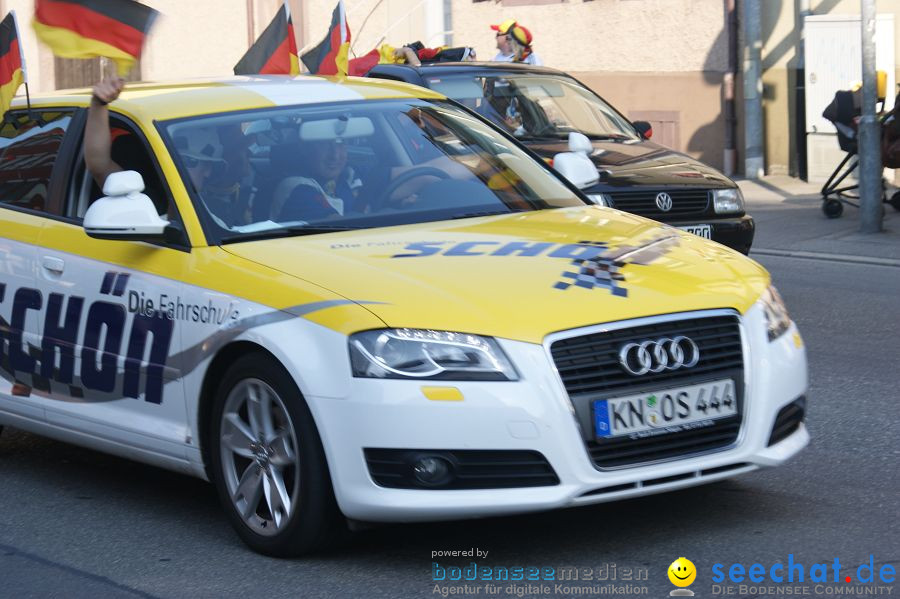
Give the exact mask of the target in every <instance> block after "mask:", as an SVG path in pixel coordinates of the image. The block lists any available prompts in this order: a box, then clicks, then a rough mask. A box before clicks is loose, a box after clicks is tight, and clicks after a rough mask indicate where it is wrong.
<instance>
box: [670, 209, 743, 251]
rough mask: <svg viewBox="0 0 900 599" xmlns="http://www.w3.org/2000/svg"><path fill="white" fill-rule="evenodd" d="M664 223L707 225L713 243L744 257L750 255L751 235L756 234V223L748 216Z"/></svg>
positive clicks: (682, 225)
mask: <svg viewBox="0 0 900 599" xmlns="http://www.w3.org/2000/svg"><path fill="white" fill-rule="evenodd" d="M665 222H666V224H667V225H671V226H673V227H691V226H697V225H709V227H710V232H711V234H712V240H713V241H715V242H718V243H721V244H722V245H726V246H728V247H730V248H731V249H733V250H737V251H739V252H740V253H742V254H744V255H746V254H749V253H750V246H752V245H753V235H754V233H755V232H756V223H755V222H754V221H753V217H751V216H748V215H744V216H741V217H735V218H724V219H717V218H710V219H707V220H703V219H702V218H701V219H693V220H690V221H665Z"/></svg>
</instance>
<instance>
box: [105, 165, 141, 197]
mask: <svg viewBox="0 0 900 599" xmlns="http://www.w3.org/2000/svg"><path fill="white" fill-rule="evenodd" d="M142 191H144V178H143V177H141V174H140V173H139V172H137V171H119V172H117V173H112V174H110V175H109V176H108V177H106V182H105V183H103V193H104V194H106V195H107V196H110V197H115V196H127V195H128V194H130V193H140V192H142Z"/></svg>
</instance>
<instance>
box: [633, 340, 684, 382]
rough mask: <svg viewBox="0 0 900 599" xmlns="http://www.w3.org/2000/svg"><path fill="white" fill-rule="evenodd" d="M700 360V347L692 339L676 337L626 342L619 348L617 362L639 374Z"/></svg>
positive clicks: (676, 368) (678, 366)
mask: <svg viewBox="0 0 900 599" xmlns="http://www.w3.org/2000/svg"><path fill="white" fill-rule="evenodd" d="M699 361H700V348H699V347H697V344H696V343H694V342H693V340H691V339H689V338H688V337H685V336H684V335H678V336H677V337H673V338H671V339H670V338H668V337H662V338H661V339H647V340H645V341H641V342H639V343H638V342H634V341H633V342H631V343H626V344H625V345H623V346H622V348H621V349H620V350H619V364H621V365H622V368H624V369H625V371H626V372H628V373H630V374H633V375H635V376H641V375H644V374H647V373H648V372H662V371H663V370H678V369H679V368H690V367H691V366H695V365H696V364H697V362H699Z"/></svg>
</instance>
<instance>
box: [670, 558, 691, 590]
mask: <svg viewBox="0 0 900 599" xmlns="http://www.w3.org/2000/svg"><path fill="white" fill-rule="evenodd" d="M667 573H668V575H669V582H671V583H672V584H674V585H675V586H676V587H679V588H677V589H673V590H672V591H670V592H669V595H670V596H672V597H693V596H694V592H693V591H691V590H690V589H687V588H685V587H689V586H691V583H692V582H694V580H695V579H696V578H697V568H696V567H695V566H694V562H692V561H691V560H689V559H688V558H686V557H679V558H678V559H677V560H675V561H674V562H672V563H671V564H670V565H669V569H668V571H667Z"/></svg>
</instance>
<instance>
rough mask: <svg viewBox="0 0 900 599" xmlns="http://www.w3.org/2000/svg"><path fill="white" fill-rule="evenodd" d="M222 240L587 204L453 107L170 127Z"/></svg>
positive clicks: (199, 201) (300, 110)
mask: <svg viewBox="0 0 900 599" xmlns="http://www.w3.org/2000/svg"><path fill="white" fill-rule="evenodd" d="M160 128H161V132H162V134H163V136H164V138H165V139H166V143H167V145H168V146H169V148H170V151H171V152H172V154H173V158H174V159H175V162H176V164H177V165H178V166H179V169H180V172H181V175H182V178H183V180H184V181H185V183H186V185H187V187H188V188H189V190H190V192H191V195H192V198H193V201H194V204H195V206H196V209H197V213H198V216H199V217H200V219H201V222H202V223H203V225H204V228H205V229H206V230H207V237H208V238H210V239H217V240H219V241H220V242H231V241H240V240H242V239H250V238H257V237H260V236H267V235H288V234H304V233H311V232H321V231H328V230H335V229H347V228H369V227H379V226H389V225H398V224H406V223H414V222H428V221H435V220H443V219H450V218H464V217H467V216H472V215H482V214H495V213H508V212H519V211H530V210H541V209H546V208H560V207H566V206H581V205H583V202H582V200H581V199H580V197H579V196H578V195H577V194H576V193H574V192H573V191H571V189H570V188H569V187H567V186H566V185H565V184H564V183H562V182H561V181H560V180H559V179H558V178H557V177H555V176H553V175H551V174H550V173H548V171H547V168H546V167H545V165H543V164H541V163H540V162H539V161H536V160H535V159H533V158H532V157H531V156H530V155H529V154H527V153H526V152H524V151H523V150H522V149H521V148H520V147H519V146H518V145H517V144H516V143H515V142H513V141H511V140H509V139H508V138H506V137H504V136H503V135H501V134H499V133H498V132H497V131H496V130H494V129H493V128H491V127H490V126H488V125H486V124H485V123H484V122H482V121H480V120H479V119H477V118H474V117H472V116H471V115H470V114H468V113H466V112H465V111H463V110H461V109H460V108H459V107H458V106H456V105H454V104H452V103H450V102H447V101H427V100H380V101H365V102H346V103H340V104H332V105H325V106H323V105H317V106H296V107H287V108H281V109H268V110H254V111H245V112H241V113H235V114H228V115H218V116H210V117H202V118H190V119H180V120H177V121H171V122H168V123H162V124H161V125H160Z"/></svg>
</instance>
